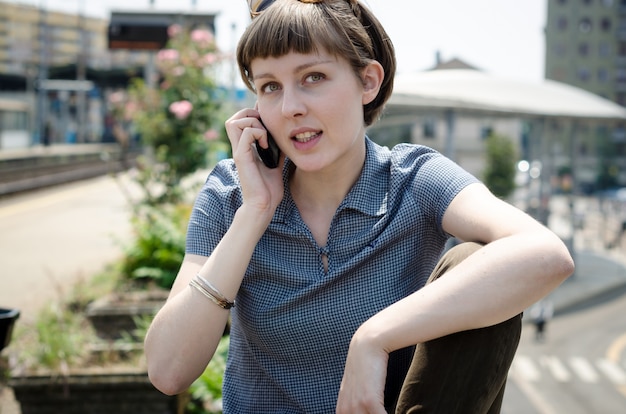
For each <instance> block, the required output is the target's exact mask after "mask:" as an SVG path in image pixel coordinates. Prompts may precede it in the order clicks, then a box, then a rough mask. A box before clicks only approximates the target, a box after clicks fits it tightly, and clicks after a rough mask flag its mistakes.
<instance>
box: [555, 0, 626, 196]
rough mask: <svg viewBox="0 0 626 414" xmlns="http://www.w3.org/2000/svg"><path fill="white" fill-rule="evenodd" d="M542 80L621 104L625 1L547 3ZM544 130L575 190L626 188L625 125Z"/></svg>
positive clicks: (625, 97)
mask: <svg viewBox="0 0 626 414" xmlns="http://www.w3.org/2000/svg"><path fill="white" fill-rule="evenodd" d="M547 11H548V12H547V22H546V28H545V39H546V40H545V42H546V48H545V77H546V79H552V80H555V81H558V82H562V83H567V84H569V85H573V86H576V87H578V88H581V89H584V90H587V91H589V92H592V93H594V94H597V95H599V96H601V97H603V98H606V99H608V100H610V101H613V102H615V103H617V104H619V105H621V106H626V0H547ZM546 127H547V128H548V129H549V130H551V132H552V134H553V135H554V136H555V139H554V142H555V145H556V148H555V152H556V153H557V154H559V155H562V156H565V157H569V158H570V159H572V160H573V159H576V160H577V162H576V163H574V162H570V163H569V165H565V166H564V168H563V169H564V171H568V172H570V173H571V174H572V175H573V177H574V179H575V181H574V185H575V186H576V187H578V188H577V189H578V190H581V191H584V192H589V191H596V190H603V189H606V188H611V187H615V186H624V185H626V123H625V122H617V123H604V122H595V123H588V122H587V123H574V124H570V125H567V126H566V127H563V125H559V124H557V123H554V122H550V123H548V125H546Z"/></svg>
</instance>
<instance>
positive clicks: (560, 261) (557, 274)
mask: <svg viewBox="0 0 626 414" xmlns="http://www.w3.org/2000/svg"><path fill="white" fill-rule="evenodd" d="M575 267H576V265H575V263H574V259H573V258H572V255H571V254H570V251H569V249H568V248H567V246H566V245H565V243H563V242H562V241H561V240H559V245H558V246H557V247H556V248H555V249H554V253H553V255H552V266H551V269H552V272H551V273H552V275H553V277H554V278H555V279H556V282H557V283H562V282H563V281H565V280H566V279H567V278H568V277H570V276H571V275H572V274H574V270H575Z"/></svg>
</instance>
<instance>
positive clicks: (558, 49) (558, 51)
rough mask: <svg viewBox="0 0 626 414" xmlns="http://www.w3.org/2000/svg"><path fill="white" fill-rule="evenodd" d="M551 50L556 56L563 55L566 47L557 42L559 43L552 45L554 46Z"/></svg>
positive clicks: (565, 52)
mask: <svg viewBox="0 0 626 414" xmlns="http://www.w3.org/2000/svg"><path fill="white" fill-rule="evenodd" d="M552 51H553V52H554V54H555V55H557V56H565V55H566V54H567V47H566V46H565V45H564V44H562V43H559V44H556V45H554V47H553V48H552Z"/></svg>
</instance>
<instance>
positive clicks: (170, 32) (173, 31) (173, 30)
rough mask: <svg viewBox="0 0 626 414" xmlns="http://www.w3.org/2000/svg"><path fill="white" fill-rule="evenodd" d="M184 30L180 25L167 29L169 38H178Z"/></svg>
mask: <svg viewBox="0 0 626 414" xmlns="http://www.w3.org/2000/svg"><path fill="white" fill-rule="evenodd" d="M182 30H183V28H182V27H180V25H179V24H173V25H171V26H170V27H168V28H167V35H168V36H169V37H174V36H177V35H178V34H180V32H182Z"/></svg>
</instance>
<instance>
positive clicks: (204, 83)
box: [109, 25, 223, 205]
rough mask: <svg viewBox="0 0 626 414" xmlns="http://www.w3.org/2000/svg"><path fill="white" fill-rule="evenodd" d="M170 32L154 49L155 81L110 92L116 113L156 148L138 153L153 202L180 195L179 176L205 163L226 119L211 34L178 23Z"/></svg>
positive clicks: (147, 200) (147, 196) (148, 197)
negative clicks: (222, 113)
mask: <svg viewBox="0 0 626 414" xmlns="http://www.w3.org/2000/svg"><path fill="white" fill-rule="evenodd" d="M168 32H169V35H170V40H169V42H168V44H167V47H166V49H163V50H161V51H159V52H158V54H157V55H156V67H157V69H158V73H159V79H158V81H156V82H155V83H156V84H155V85H154V86H152V85H150V84H148V83H146V82H145V81H144V80H143V79H134V80H133V81H132V83H131V86H130V88H129V90H128V92H127V94H125V96H124V97H123V98H122V97H120V96H116V95H115V94H112V95H111V98H110V99H109V102H110V103H111V105H112V106H113V109H114V114H116V117H117V119H118V120H119V121H120V122H122V123H124V122H125V123H129V122H130V123H132V125H133V127H134V128H135V130H136V132H137V133H138V134H139V135H140V137H141V140H142V142H143V144H144V145H146V146H148V148H150V149H152V151H151V153H152V154H151V157H150V158H146V157H143V158H140V159H138V167H139V168H138V170H139V173H138V176H137V181H138V182H139V183H140V184H141V187H142V188H143V190H144V193H145V197H144V202H145V203H146V204H149V205H157V204H162V203H171V202H178V201H180V200H181V198H182V196H183V190H182V189H181V188H180V185H179V184H180V181H181V179H182V178H184V177H185V176H186V175H188V174H190V173H192V172H194V171H196V170H197V169H199V168H201V167H203V166H205V165H206V162H207V159H208V154H209V153H210V151H211V149H212V146H213V145H214V144H215V143H216V142H218V141H220V138H221V136H222V135H223V134H221V133H220V132H218V130H217V129H216V127H217V126H218V125H223V119H222V118H221V116H220V112H219V110H220V104H219V96H218V94H217V88H216V84H215V80H214V78H215V76H214V75H215V74H214V71H213V67H214V66H215V64H216V63H217V62H218V61H219V60H220V55H219V54H218V50H217V48H216V44H215V39H214V37H213V34H212V33H211V32H210V31H208V30H204V29H194V30H192V31H187V30H184V29H182V28H181V27H180V26H177V25H174V26H171V27H170V28H169V31H168ZM116 108H117V111H115V109H116ZM220 130H221V128H220Z"/></svg>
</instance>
